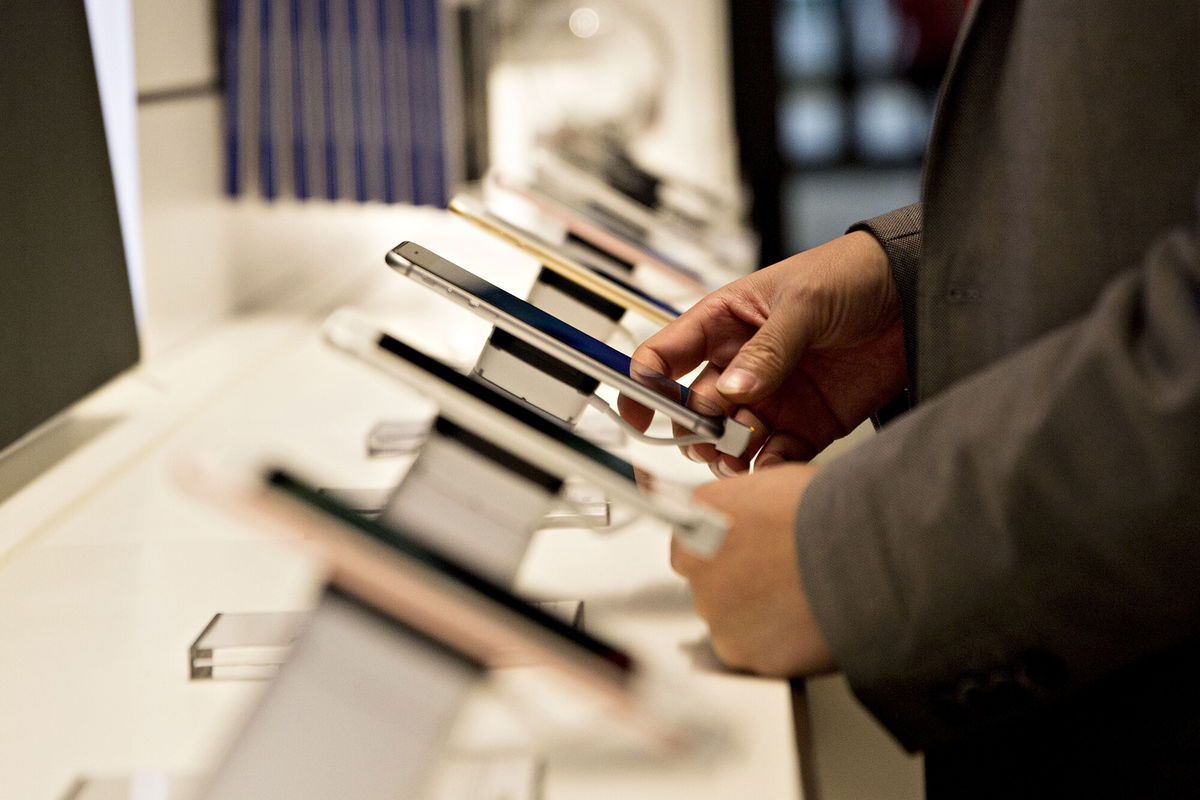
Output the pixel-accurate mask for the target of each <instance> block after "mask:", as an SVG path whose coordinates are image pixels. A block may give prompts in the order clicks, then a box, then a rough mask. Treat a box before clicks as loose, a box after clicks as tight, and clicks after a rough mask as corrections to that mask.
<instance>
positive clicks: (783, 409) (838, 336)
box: [619, 231, 906, 476]
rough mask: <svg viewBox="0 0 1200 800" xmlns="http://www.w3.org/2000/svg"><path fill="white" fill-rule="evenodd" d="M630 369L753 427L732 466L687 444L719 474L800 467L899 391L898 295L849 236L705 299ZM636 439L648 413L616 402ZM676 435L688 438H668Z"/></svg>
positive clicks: (643, 350)
mask: <svg viewBox="0 0 1200 800" xmlns="http://www.w3.org/2000/svg"><path fill="white" fill-rule="evenodd" d="M633 359H634V361H635V362H638V363H640V364H643V365H645V366H646V367H648V368H649V369H651V370H654V371H656V372H660V373H663V374H665V375H667V376H668V377H670V378H679V377H680V376H682V375H685V374H687V373H688V372H690V371H691V370H693V369H695V368H696V367H697V366H699V365H700V364H702V363H704V362H706V361H707V362H708V363H707V365H706V366H705V367H704V369H703V370H701V373H700V375H699V376H698V377H697V378H696V380H695V382H693V384H692V394H693V401H694V402H693V405H694V407H696V408H697V410H701V411H702V412H703V413H710V414H713V413H725V414H731V415H732V416H733V417H734V419H736V420H738V421H739V422H743V423H745V424H748V425H753V426H754V427H755V428H756V431H755V435H754V437H753V438H752V439H751V442H750V447H749V448H748V449H747V451H746V453H745V454H744V455H743V456H742V457H741V458H735V457H733V456H729V455H723V454H718V453H717V450H716V448H714V447H713V446H712V445H710V444H699V445H692V446H691V447H689V448H687V449H686V450H685V452H686V453H687V454H688V456H689V458H692V459H693V460H698V461H704V462H707V463H708V464H709V465H710V467H712V469H713V472H714V473H715V474H717V475H718V476H728V475H732V474H735V473H737V472H744V471H745V470H747V469H749V466H750V462H751V460H752V459H753V458H754V456H755V454H756V453H757V454H758V460H757V462H756V466H757V467H762V466H767V465H770V464H772V463H778V462H781V461H798V460H808V459H810V458H812V456H814V455H816V454H817V453H818V452H820V451H821V450H823V449H824V448H825V447H826V446H827V445H828V444H829V443H830V442H832V441H833V440H834V439H837V438H839V437H841V436H844V435H846V434H847V433H849V432H850V431H851V430H853V429H854V427H855V426H857V425H858V424H859V423H860V422H862V421H863V420H864V419H866V418H867V417H868V416H870V415H871V414H872V413H874V412H875V411H877V410H878V409H879V408H881V407H882V406H883V404H884V403H886V402H887V401H888V400H890V399H891V398H892V397H894V396H895V395H896V394H897V393H898V392H899V391H900V390H901V389H903V388H904V385H905V381H906V372H905V363H904V336H903V331H902V329H901V320H900V298H899V294H898V292H897V291H896V287H895V284H894V282H893V280H892V276H891V271H890V269H889V268H888V263H887V256H886V254H885V253H884V251H883V248H882V247H881V246H880V244H879V243H878V242H877V241H876V240H875V238H874V237H873V236H871V235H870V234H869V233H866V232H863V231H856V232H854V233H850V234H847V235H845V236H842V237H839V238H837V239H834V240H833V241H831V242H828V243H826V244H823V245H821V246H820V247H816V248H813V249H812V250H807V251H805V252H803V253H799V254H797V255H794V256H792V257H791V258H787V259H785V260H783V261H780V262H779V263H777V264H773V265H772V266H770V267H767V268H765V269H762V270H759V271H758V272H755V273H753V274H752V275H747V276H746V277H744V278H741V279H739V280H736V281H734V282H732V283H730V284H728V285H726V286H724V287H722V288H720V289H717V290H716V291H714V292H712V293H711V294H709V295H708V296H706V297H705V298H704V299H702V300H701V301H700V302H699V303H697V304H696V305H695V306H694V307H693V308H691V309H689V310H688V311H686V312H685V313H684V314H683V315H681V316H680V317H679V319H677V320H675V321H674V322H672V323H671V324H670V325H668V326H667V327H665V328H663V329H662V330H661V331H659V332H658V333H656V334H655V335H654V336H651V337H650V338H649V339H647V340H646V341H645V342H644V343H643V344H642V346H641V347H639V348H638V349H637V350H636V351H635V352H634V354H633ZM619 407H620V410H621V414H622V415H623V416H624V417H625V419H626V420H628V421H629V422H630V423H631V424H633V425H634V426H636V427H638V428H640V429H641V430H645V429H646V427H647V426H648V425H649V424H650V419H651V416H652V412H650V411H648V410H647V409H646V408H644V407H642V406H640V405H638V404H637V403H635V402H633V401H632V400H629V399H628V398H626V397H624V396H622V397H621V398H620V399H619ZM676 433H677V435H678V434H685V433H687V432H686V431H682V430H680V429H678V427H677V429H676Z"/></svg>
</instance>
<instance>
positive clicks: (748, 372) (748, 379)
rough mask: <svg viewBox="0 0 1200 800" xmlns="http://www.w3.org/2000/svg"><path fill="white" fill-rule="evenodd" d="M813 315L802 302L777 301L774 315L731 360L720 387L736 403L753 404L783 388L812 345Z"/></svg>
mask: <svg viewBox="0 0 1200 800" xmlns="http://www.w3.org/2000/svg"><path fill="white" fill-rule="evenodd" d="M809 320H810V315H809V312H808V311H807V310H806V305H805V304H804V303H801V302H786V301H785V302H776V303H774V304H773V307H772V309H771V315H770V316H769V317H767V319H766V321H764V322H763V324H762V327H760V328H759V329H758V332H757V333H755V334H754V335H753V336H752V337H750V340H749V341H747V342H746V343H745V344H744V345H742V348H741V349H740V350H739V351H738V354H737V355H736V356H735V357H734V358H733V360H732V361H730V362H729V366H728V367H726V368H725V370H724V372H723V373H722V374H721V378H720V380H718V381H717V384H716V389H717V391H719V392H720V393H721V394H722V396H724V397H725V398H726V399H728V400H730V401H732V402H735V403H753V402H755V401H756V400H760V399H761V398H763V397H765V396H767V395H768V394H770V393H771V392H773V391H775V390H776V389H778V388H779V385H780V384H781V383H783V380H784V379H785V378H786V377H787V375H788V374H789V373H790V372H791V371H792V370H793V369H794V368H795V365H796V361H797V360H798V359H799V358H800V354H801V353H802V352H803V351H804V348H805V347H806V346H807V344H808V340H809V337H810V331H809V327H810V326H809Z"/></svg>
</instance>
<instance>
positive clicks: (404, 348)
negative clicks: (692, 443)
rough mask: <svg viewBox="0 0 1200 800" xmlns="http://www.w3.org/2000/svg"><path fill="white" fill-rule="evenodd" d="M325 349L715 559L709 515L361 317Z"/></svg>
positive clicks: (338, 322)
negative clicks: (647, 485)
mask: <svg viewBox="0 0 1200 800" xmlns="http://www.w3.org/2000/svg"><path fill="white" fill-rule="evenodd" d="M323 333H324V336H325V339H326V341H328V342H329V343H330V344H331V345H333V346H334V347H335V348H337V349H339V350H341V351H343V352H345V353H348V354H350V355H353V356H354V357H356V358H358V359H360V360H362V361H364V362H366V363H367V364H369V365H371V366H373V367H375V368H377V369H379V370H381V371H383V372H386V373H388V374H389V375H392V376H394V377H396V378H398V379H400V380H403V381H405V382H406V383H409V384H411V385H413V386H414V387H416V388H417V389H419V390H420V391H421V392H422V393H424V394H426V395H428V396H429V397H430V398H432V399H433V400H434V402H436V403H437V405H438V413H440V414H441V415H442V416H444V417H446V418H447V419H449V420H451V421H452V422H453V423H455V424H456V425H459V426H461V427H463V428H465V429H466V430H468V431H470V432H471V433H473V434H475V435H476V436H479V437H481V438H483V439H485V440H486V441H489V442H491V443H493V444H494V445H496V446H497V447H500V448H502V449H505V450H508V451H510V452H512V453H518V454H520V456H521V458H522V459H524V460H526V461H528V462H530V463H531V464H534V465H535V466H537V467H539V468H540V469H543V470H545V471H546V472H548V473H550V474H552V475H557V476H559V477H562V478H568V477H577V478H581V479H583V480H586V481H588V482H589V483H591V484H593V485H594V486H596V487H597V488H599V489H603V490H604V491H605V492H606V493H607V494H608V496H609V497H610V498H611V499H612V500H613V501H617V502H624V503H627V504H628V505H630V506H631V507H633V508H636V509H637V510H639V511H642V512H644V513H647V514H650V515H651V516H653V517H655V518H657V519H661V520H663V521H665V522H667V523H669V524H670V525H671V526H672V527H673V530H674V535H675V536H676V537H677V538H678V540H679V541H680V543H681V544H683V545H685V546H687V547H688V548H689V549H691V550H693V551H695V552H698V553H701V554H711V553H714V552H716V550H717V548H718V547H720V545H721V542H722V541H723V540H724V537H725V522H724V520H723V519H722V518H721V516H720V515H719V514H717V513H716V512H715V511H713V510H711V509H709V508H705V507H704V506H699V505H696V504H694V503H691V502H689V501H686V500H683V499H680V498H675V497H672V496H669V495H666V494H650V493H647V492H645V491H643V490H642V488H641V487H639V486H638V483H637V479H636V476H635V473H634V469H633V466H632V465H631V464H629V462H627V461H625V460H623V459H621V458H618V457H617V456H615V455H613V454H612V453H609V452H608V451H607V450H604V449H603V448H600V447H597V446H596V445H594V444H592V443H591V442H589V441H588V440H587V439H584V438H583V437H581V436H579V435H578V434H576V433H574V432H573V431H571V430H569V429H567V428H565V427H563V426H562V425H559V424H558V423H556V422H552V421H551V420H550V419H548V418H547V417H545V416H543V415H542V414H540V413H538V412H536V411H534V410H532V409H531V408H529V407H528V406H527V405H525V404H523V403H520V402H518V401H516V400H514V399H512V398H511V397H508V396H507V395H504V394H501V393H500V392H498V391H497V390H495V389H493V388H492V387H491V386H490V385H488V384H486V383H484V382H483V381H481V380H477V379H475V378H472V377H470V376H467V375H464V374H462V373H461V372H458V371H457V370H455V369H453V368H451V367H450V366H448V365H446V364H443V363H442V362H441V361H438V360H437V359H435V358H433V357H431V356H428V355H426V354H424V353H422V352H421V351H420V350H417V349H416V348H414V347H411V346H409V345H408V344H405V343H404V342H402V341H400V340H399V339H397V338H395V337H394V336H392V335H390V334H388V333H387V332H385V331H383V330H381V329H380V328H379V326H378V325H376V324H375V323H374V322H372V321H371V320H370V319H368V318H367V317H365V316H363V315H362V314H361V313H359V312H357V311H354V310H351V309H342V310H340V311H337V312H335V313H334V314H333V315H332V316H331V317H330V318H329V319H328V320H326V322H325V324H324V326H323Z"/></svg>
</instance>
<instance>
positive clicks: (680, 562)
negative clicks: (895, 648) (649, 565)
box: [671, 464, 836, 677]
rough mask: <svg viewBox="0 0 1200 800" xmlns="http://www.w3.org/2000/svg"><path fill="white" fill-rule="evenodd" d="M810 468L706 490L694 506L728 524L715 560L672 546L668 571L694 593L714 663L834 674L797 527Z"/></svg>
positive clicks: (778, 469)
mask: <svg viewBox="0 0 1200 800" xmlns="http://www.w3.org/2000/svg"><path fill="white" fill-rule="evenodd" d="M816 472H817V468H816V467H815V466H812V465H810V464H786V465H780V466H775V467H772V468H771V469H765V470H761V471H756V472H755V473H754V474H753V475H739V476H737V477H733V478H729V479H728V480H723V481H716V482H714V483H708V484H705V485H704V486H701V487H700V488H699V489H697V490H696V492H695V495H694V497H695V499H696V501H697V502H700V503H703V504H704V505H707V506H711V507H713V508H715V509H716V510H717V511H720V512H722V513H724V514H725V515H726V516H727V517H728V519H729V530H728V532H727V533H726V536H725V541H724V543H723V544H722V545H721V549H720V550H718V551H717V553H716V555H714V556H713V557H712V559H711V560H709V559H704V558H701V557H699V556H696V555H694V554H692V553H690V552H689V551H687V550H685V549H683V548H681V547H680V546H679V545H678V544H676V543H675V541H674V540H672V543H671V567H672V568H674V570H675V571H676V572H678V573H679V574H680V575H682V576H683V577H685V578H687V580H688V582H689V583H690V584H691V587H692V599H693V602H694V603H695V606H696V613H697V614H699V615H700V616H701V618H703V619H704V621H705V622H707V623H708V628H709V637H710V640H711V642H712V647H713V650H714V651H715V652H716V654H717V657H718V658H720V659H721V661H723V662H724V663H725V664H727V665H728V666H730V667H735V668H739V669H747V670H750V671H751V672H757V673H759V674H761V675H771V676H777V677H792V676H796V675H810V674H815V673H820V672H830V671H832V670H834V669H835V668H836V664H835V663H834V658H833V653H832V652H831V651H830V649H829V645H828V643H827V642H826V641H825V637H824V636H823V635H822V634H821V630H820V628H819V627H818V626H817V621H816V619H815V618H814V617H813V614H812V609H811V608H810V607H809V604H808V598H807V597H806V596H805V594H804V589H803V586H802V584H801V576H800V569H799V566H798V565H797V563H796V534H795V532H794V530H793V525H792V523H793V521H794V519H795V515H796V508H797V507H798V506H799V504H800V497H801V495H803V493H804V489H805V487H807V486H808V483H809V481H811V480H812V478H813V476H814V475H815V474H816Z"/></svg>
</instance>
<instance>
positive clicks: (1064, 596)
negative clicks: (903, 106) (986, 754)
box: [796, 0, 1200, 749]
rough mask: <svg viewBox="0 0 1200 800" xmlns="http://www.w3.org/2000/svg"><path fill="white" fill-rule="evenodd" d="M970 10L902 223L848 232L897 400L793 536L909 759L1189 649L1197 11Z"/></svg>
mask: <svg viewBox="0 0 1200 800" xmlns="http://www.w3.org/2000/svg"><path fill="white" fill-rule="evenodd" d="M971 16H972V19H971V20H969V23H968V26H967V27H966V28H965V30H964V34H963V35H962V36H961V37H960V41H959V45H958V48H957V51H956V55H955V60H954V63H953V65H952V69H951V73H950V74H949V76H948V78H947V81H946V83H945V85H944V86H943V89H942V96H941V100H940V103H939V110H938V114H937V117H936V120H935V125H934V131H933V135H932V139H931V144H930V150H929V154H928V158H927V162H926V175H925V185H924V193H923V206H921V205H918V206H913V207H909V208H906V209H900V210H899V211H896V212H893V213H891V214H888V215H884V216H883V217H880V218H877V219H875V220H870V221H868V222H867V223H864V226H865V227H866V228H867V229H868V230H871V231H872V232H873V233H874V234H875V235H876V236H877V237H878V238H879V239H880V240H881V241H882V242H883V243H884V245H885V248H886V249H887V251H888V254H889V256H890V258H891V262H892V266H893V270H894V274H895V276H896V281H897V284H898V286H899V287H900V293H901V297H902V302H903V309H904V319H905V331H906V337H907V339H906V344H907V355H908V358H909V368H910V393H911V395H912V396H913V398H914V400H915V405H914V407H913V409H912V410H910V411H908V412H907V413H905V414H903V415H902V416H900V417H899V418H898V419H896V420H895V421H893V422H891V423H889V424H888V425H886V426H885V427H884V428H883V429H882V430H880V432H879V433H878V435H876V436H875V437H874V438H873V439H872V440H871V441H869V442H867V443H866V444H864V445H862V446H861V447H859V448H858V449H856V450H854V451H852V452H851V453H850V454H848V455H847V456H845V457H844V458H842V459H840V460H838V461H836V462H834V463H833V464H831V465H830V466H829V467H828V468H827V469H826V470H824V471H823V472H822V473H821V474H820V475H819V476H818V478H817V479H816V480H815V481H814V482H813V483H812V484H811V486H810V487H809V489H808V490H807V492H806V494H805V496H804V500H803V502H802V504H801V507H800V510H799V512H798V514H797V518H796V534H797V549H798V557H799V562H800V568H801V573H802V575H803V577H804V581H805V584H806V590H807V592H808V594H809V598H810V600H811V602H812V604H813V607H814V610H815V612H816V615H817V617H818V619H819V621H820V623H821V625H822V627H823V629H824V631H825V632H826V634H827V635H828V637H829V639H830V641H831V644H832V645H833V648H834V651H835V652H836V653H837V655H838V657H839V659H840V662H841V664H842V666H843V669H844V670H845V672H846V674H847V677H848V678H849V680H850V682H851V685H852V686H853V687H854V689H855V690H856V692H857V693H858V696H859V697H860V699H862V700H863V702H864V703H865V704H866V705H867V706H868V707H869V708H870V709H871V710H872V711H873V712H874V713H875V715H876V716H877V717H878V718H879V719H880V720H881V721H882V722H883V723H884V724H885V725H886V726H887V727H888V728H889V729H890V730H891V731H892V732H893V734H895V735H896V736H897V738H898V739H899V740H900V741H901V742H902V743H904V744H905V745H907V746H908V747H910V748H912V749H924V748H931V747H932V748H936V747H938V746H939V745H940V743H946V742H960V741H963V740H964V738H969V737H971V736H973V735H976V734H977V732H979V731H981V730H985V729H995V728H996V726H1005V725H1008V726H1012V725H1018V728H1013V730H1019V729H1020V728H1019V725H1020V724H1025V723H1028V724H1029V725H1035V724H1037V723H1035V722H1034V721H1035V720H1039V719H1045V718H1047V717H1046V715H1053V714H1056V713H1059V712H1060V711H1062V710H1063V709H1066V708H1068V707H1074V706H1073V705H1072V704H1075V703H1078V702H1080V701H1081V698H1084V699H1087V704H1089V705H1091V706H1095V701H1096V698H1097V697H1098V696H1099V695H1097V694H1096V692H1098V691H1101V687H1106V688H1104V689H1103V691H1104V692H1108V691H1110V689H1111V687H1112V686H1114V685H1117V684H1120V683H1121V682H1123V681H1126V680H1127V679H1128V680H1129V681H1135V680H1136V681H1145V680H1152V679H1151V678H1147V677H1145V676H1143V677H1138V678H1136V679H1135V678H1134V677H1132V676H1134V675H1135V674H1136V675H1140V674H1141V673H1139V672H1138V670H1144V669H1147V668H1148V667H1147V665H1152V664H1168V665H1169V664H1171V663H1176V662H1178V661H1179V659H1180V658H1182V657H1183V654H1184V653H1190V652H1193V651H1195V650H1196V642H1197V641H1198V637H1200V209H1198V202H1200V197H1198V194H1197V187H1198V185H1200V3H1197V2H1195V0H1186V1H1181V2H1166V0H1144V1H1141V2H1135V1H1134V0H1111V1H1110V2H1087V1H1086V0H1085V1H1084V2H1079V0H1072V1H1071V2H1068V1H1067V0H976V1H975V2H974V3H973V6H972V11H971ZM1198 663H1200V662H1198ZM1197 679H1200V674H1197V675H1195V676H1192V679H1191V681H1192V683H1197V682H1200V681H1198V680H1197ZM1114 682H1116V683H1115V684H1114ZM1190 691H1191V692H1192V697H1193V699H1195V696H1196V692H1195V690H1194V689H1192V690H1190ZM1147 702H1153V701H1147ZM1176 703H1177V704H1178V701H1177V700H1176ZM1192 711H1193V712H1200V700H1196V702H1195V704H1194V706H1193V707H1192ZM1064 713H1065V712H1064ZM1187 716H1190V720H1191V722H1190V724H1191V725H1192V726H1193V729H1194V730H1200V724H1198V723H1197V720H1198V719H1200V713H1192V714H1190V715H1187ZM1101 720H1102V721H1101V722H1099V723H1096V722H1095V721H1094V720H1093V722H1092V723H1089V724H1093V725H1095V724H1099V725H1104V724H1106V723H1104V722H1103V717H1102V718H1101ZM1014 721H1015V722H1014ZM1022 721H1024V722H1022ZM1148 724H1149V725H1150V726H1151V727H1154V720H1151V721H1150V722H1149V723H1148Z"/></svg>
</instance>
